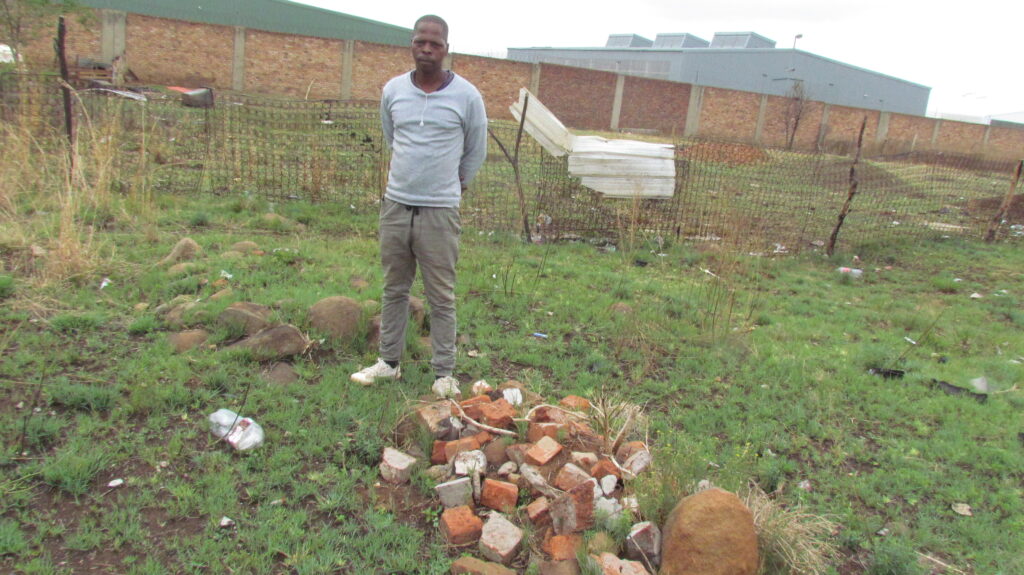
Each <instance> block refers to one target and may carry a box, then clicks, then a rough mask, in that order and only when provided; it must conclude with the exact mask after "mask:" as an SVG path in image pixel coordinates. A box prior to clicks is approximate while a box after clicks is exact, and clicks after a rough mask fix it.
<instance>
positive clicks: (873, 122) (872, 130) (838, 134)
mask: <svg viewBox="0 0 1024 575" xmlns="http://www.w3.org/2000/svg"><path fill="white" fill-rule="evenodd" d="M879 114H880V112H878V111H877V110H862V109H860V108H847V107H846V106H829V111H828V124H827V125H826V127H825V134H824V137H822V138H821V143H822V146H823V147H824V148H825V149H826V150H832V151H836V152H839V153H845V152H849V151H852V150H854V149H856V147H857V135H858V134H859V133H860V126H861V123H862V122H865V118H866V122H867V123H866V124H865V125H864V145H865V146H869V145H871V143H872V142H874V141H875V134H876V133H877V130H878V117H879Z"/></svg>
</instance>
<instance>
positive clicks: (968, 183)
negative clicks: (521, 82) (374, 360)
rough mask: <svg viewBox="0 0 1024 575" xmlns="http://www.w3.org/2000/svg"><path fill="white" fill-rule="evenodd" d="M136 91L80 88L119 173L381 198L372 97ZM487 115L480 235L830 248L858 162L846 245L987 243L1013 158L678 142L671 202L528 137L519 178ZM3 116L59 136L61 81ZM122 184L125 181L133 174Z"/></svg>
mask: <svg viewBox="0 0 1024 575" xmlns="http://www.w3.org/2000/svg"><path fill="white" fill-rule="evenodd" d="M141 93H142V94H143V95H145V96H146V100H145V101H136V100H132V99H128V98H125V97H122V96H118V95H116V94H113V93H111V92H109V91H104V90H96V89H79V90H78V91H76V92H75V100H74V101H75V104H76V105H75V110H76V116H77V118H76V125H77V126H78V130H79V142H80V144H79V145H80V146H84V145H86V144H85V143H84V142H87V141H88V140H89V138H88V136H89V134H90V133H95V132H102V133H103V134H104V136H103V138H106V140H104V141H106V142H107V143H108V145H109V139H110V138H116V139H117V140H118V141H117V145H118V149H119V150H120V151H119V153H118V154H117V155H116V161H117V162H119V163H120V164H121V166H122V167H123V168H125V171H124V173H130V172H131V170H135V171H136V172H137V171H138V169H139V166H143V167H144V169H145V171H146V176H147V181H148V183H149V185H150V186H151V187H152V189H153V190H155V191H156V192H158V193H192V192H201V193H214V194H230V195H242V194H245V195H249V196H253V197H260V198H265V199H267V200H272V201H275V202H284V201H287V200H289V199H295V200H300V199H301V200H306V201H311V202H338V203H342V204H346V205H351V206H354V207H358V208H361V209H372V208H373V205H374V204H376V202H378V200H379V198H380V195H381V192H382V190H383V186H384V182H385V179H386V172H387V161H388V152H387V149H386V146H384V144H383V141H382V139H383V136H382V133H381V130H380V127H379V126H380V124H379V113H378V108H377V106H378V104H377V102H376V101H306V100H300V101H295V100H276V99H272V98H266V97H260V96H250V95H237V94H218V95H217V101H216V106H215V107H213V108H208V109H198V108H188V107H184V106H182V105H181V103H180V101H179V98H178V95H177V94H174V93H171V94H167V93H165V92H157V91H147V90H141ZM490 115H491V118H492V122H491V127H490V130H491V136H492V139H491V141H490V143H489V153H488V157H487V161H486V162H485V164H484V166H483V168H482V169H481V172H480V174H479V175H478V177H477V179H476V180H475V181H474V183H473V185H472V186H471V188H470V190H469V191H468V192H467V194H466V196H465V197H464V202H463V210H462V212H463V221H464V223H465V224H466V225H467V226H470V227H472V228H475V229H478V230H487V231H489V230H502V231H509V232H513V233H520V234H524V235H525V232H524V229H523V228H524V227H525V226H526V225H528V226H529V227H530V234H531V236H532V237H533V239H534V240H535V241H567V240H590V241H603V240H607V241H611V242H620V241H624V240H628V241H631V242H636V241H640V242H648V243H649V244H650V245H652V246H654V245H660V244H661V243H662V242H665V241H695V242H712V243H716V244H720V245H723V246H728V247H730V248H734V249H741V250H745V251H755V252H758V253H792V252H798V251H802V250H805V249H813V248H815V247H822V246H824V245H825V243H826V242H827V241H828V239H829V236H830V234H831V233H832V230H833V228H834V227H835V225H836V222H837V219H838V218H839V214H840V211H841V209H842V207H843V204H844V202H846V200H847V199H848V196H849V192H850V190H851V169H852V171H853V174H854V175H855V177H856V179H857V187H856V195H855V196H854V197H853V199H852V201H851V203H850V206H851V209H850V211H849V214H848V215H847V216H846V217H845V221H844V223H843V227H842V231H841V232H840V234H839V245H840V246H841V245H842V244H843V243H851V242H860V241H883V242H884V241H901V240H905V239H919V238H928V237H936V236H952V235H964V236H968V237H974V238H978V239H981V238H982V237H983V236H985V234H986V231H987V230H988V228H989V226H990V224H991V223H992V221H993V218H994V216H995V215H996V214H997V213H999V211H1000V209H1001V208H1003V210H1005V208H1006V207H1007V206H1006V205H1005V200H1006V199H1007V194H1008V192H1009V191H1010V190H1011V189H1012V188H1011V186H1014V185H1015V183H1014V180H1013V176H1014V172H1015V168H1016V166H1017V163H1018V161H1017V160H1014V159H994V158H985V157H980V156H966V155H954V154H943V153H937V152H927V153H923V152H922V153H914V152H911V153H906V154H901V155H898V156H874V157H861V158H859V159H856V158H853V157H848V156H840V155H832V154H825V153H801V152H792V151H785V150H778V149H770V148H761V147H755V146H751V145H747V144H739V143H729V142H715V141H695V140H678V141H676V142H675V145H676V150H677V155H676V168H677V170H676V171H677V175H676V186H675V192H674V194H673V196H672V197H671V198H669V199H611V198H605V197H603V196H602V195H601V194H600V193H598V192H595V191H592V190H590V189H588V188H585V187H583V186H582V185H581V184H580V182H579V180H578V179H577V178H573V177H571V176H570V175H569V173H568V169H567V161H566V159H565V158H564V157H563V158H555V157H553V156H551V155H549V154H548V153H547V152H545V151H544V150H543V149H542V148H541V147H540V146H539V145H538V144H537V143H536V142H535V141H534V140H533V139H532V138H530V136H529V135H527V134H523V135H522V138H521V141H520V151H519V173H520V176H521V179H520V184H521V187H520V186H517V183H516V179H515V170H514V169H513V166H512V164H511V163H510V162H509V160H508V158H507V157H506V156H505V155H504V154H503V153H502V150H501V147H499V146H498V145H496V143H495V141H494V140H499V141H500V142H501V143H502V144H503V146H504V147H505V148H506V149H507V150H509V151H510V152H511V151H512V150H513V149H514V148H515V145H516V139H517V133H518V128H519V126H518V124H516V123H515V122H513V121H512V119H511V116H510V114H509V113H508V112H507V111H506V110H490ZM505 118H508V119H507V120H506V119H505ZM0 121H2V122H4V123H6V124H8V125H12V126H21V127H24V128H27V129H30V130H31V131H32V133H33V134H35V135H36V137H37V139H38V140H39V141H40V142H46V141H49V142H51V143H52V145H61V143H62V142H63V141H64V140H62V139H61V138H63V136H62V134H61V130H62V129H63V118H62V109H61V104H60V90H59V86H58V83H57V80H56V79H54V78H52V77H39V76H24V75H17V74H6V75H2V76H0ZM94 135H95V134H94ZM94 140H95V138H94ZM855 147H856V146H855V143H854V145H852V146H851V148H855ZM80 153H81V151H80ZM27 169H28V168H27ZM119 173H120V172H119ZM126 178H127V176H126ZM114 185H120V186H121V187H120V188H119V189H122V190H123V189H125V188H126V187H128V186H130V185H134V184H133V183H132V182H127V181H125V182H120V184H118V182H114ZM1017 200H1024V198H1017ZM1022 203H1024V201H1015V202H1014V203H1013V204H1012V205H1010V206H1009V208H1010V209H1009V210H1008V211H1004V212H1003V213H1005V216H1004V217H1003V218H1001V220H1000V221H999V222H998V224H999V227H998V229H997V234H996V237H997V238H999V239H1010V238H1019V237H1024V205H1022ZM524 222H525V223H524Z"/></svg>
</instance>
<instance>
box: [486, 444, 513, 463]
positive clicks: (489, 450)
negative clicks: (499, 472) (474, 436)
mask: <svg viewBox="0 0 1024 575" xmlns="http://www.w3.org/2000/svg"><path fill="white" fill-rule="evenodd" d="M507 447H508V446H507V444H506V443H505V441H504V440H502V439H498V440H496V441H489V442H487V445H484V446H483V448H482V449H483V452H484V456H486V457H487V463H488V464H489V465H493V466H494V467H501V466H502V465H504V464H506V463H515V462H510V461H509V460H508V450H507Z"/></svg>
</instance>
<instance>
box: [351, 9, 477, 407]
mask: <svg viewBox="0 0 1024 575" xmlns="http://www.w3.org/2000/svg"><path fill="white" fill-rule="evenodd" d="M447 55H448V24H447V23H446V22H445V21H444V20H442V19H441V18H439V17H437V16H433V15H428V16H423V17H421V18H420V19H419V20H417V21H416V25H415V27H414V28H413V37H412V57H413V61H414V62H415V65H416V68H415V69H414V70H413V71H411V72H409V73H408V74H402V75H401V76H397V77H395V78H392V79H391V80H390V81H389V82H388V83H387V84H386V85H385V86H384V92H383V95H382V97H381V103H380V116H381V123H382V125H383V128H384V138H385V139H386V140H387V143H388V146H389V147H390V148H391V169H390V171H389V173H388V184H387V190H386V192H385V193H384V198H383V200H382V201H381V208H380V257H381V264H382V266H383V269H384V294H383V297H382V307H383V309H382V312H381V327H380V357H379V359H378V360H377V363H375V364H374V365H372V366H370V367H367V368H364V369H362V370H360V371H358V372H356V373H353V374H352V378H351V379H352V381H354V382H357V383H361V384H363V385H370V384H372V383H374V382H375V381H376V380H378V379H382V378H398V377H401V374H402V371H401V367H399V361H400V360H401V358H402V353H403V352H404V351H405V326H406V324H407V322H408V318H409V288H410V287H411V286H412V282H413V279H414V278H415V277H416V266H417V265H419V268H420V271H421V274H422V275H423V287H424V291H425V292H426V296H427V303H428V304H429V305H430V346H431V351H432V353H433V355H432V357H431V361H430V364H431V367H433V369H434V377H435V380H434V385H433V390H434V393H436V394H437V395H439V396H442V397H450V396H453V395H456V394H458V393H459V382H458V380H457V379H455V377H454V375H453V374H454V369H455V263H456V262H457V261H458V258H459V234H460V232H461V230H462V228H461V222H460V219H459V200H460V199H461V197H462V192H463V191H465V190H466V187H467V186H468V185H469V183H470V182H471V181H472V179H473V177H474V176H475V175H476V173H477V170H479V169H480V166H481V165H482V164H483V161H484V158H485V157H486V154H487V114H486V112H485V110H484V102H483V98H481V97H480V92H479V91H477V89H476V88H475V87H474V86H473V85H472V84H470V83H469V82H468V81H467V80H466V79H464V78H462V77H461V76H459V75H457V74H455V73H453V72H452V71H451V70H445V69H444V68H443V67H442V64H443V61H444V58H445V56H447Z"/></svg>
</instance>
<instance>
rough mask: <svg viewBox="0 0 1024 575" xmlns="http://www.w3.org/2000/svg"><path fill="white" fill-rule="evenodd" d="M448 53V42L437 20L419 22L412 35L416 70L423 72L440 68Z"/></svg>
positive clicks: (430, 71)
mask: <svg viewBox="0 0 1024 575" xmlns="http://www.w3.org/2000/svg"><path fill="white" fill-rule="evenodd" d="M447 55H448V42H447V41H445V39H444V33H443V29H442V28H441V25H440V24H438V23H437V22H430V21H426V22H420V24H419V26H417V27H416V30H415V31H413V35H412V57H413V60H415V61H416V70H418V71H420V72H425V73H432V72H436V71H438V70H440V69H441V63H442V62H443V61H444V57H445V56H447Z"/></svg>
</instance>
